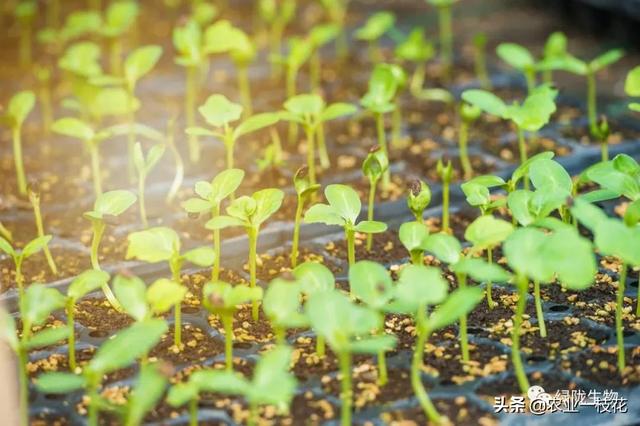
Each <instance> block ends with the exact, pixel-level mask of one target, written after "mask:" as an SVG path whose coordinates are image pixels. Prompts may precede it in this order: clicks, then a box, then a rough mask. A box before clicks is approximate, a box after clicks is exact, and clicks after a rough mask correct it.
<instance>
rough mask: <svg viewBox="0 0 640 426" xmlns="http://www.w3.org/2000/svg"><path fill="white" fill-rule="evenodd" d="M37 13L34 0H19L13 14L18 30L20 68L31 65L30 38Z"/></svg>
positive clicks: (36, 5)
mask: <svg viewBox="0 0 640 426" xmlns="http://www.w3.org/2000/svg"><path fill="white" fill-rule="evenodd" d="M37 12H38V3H37V2H36V1H34V0H21V1H20V2H19V3H18V4H17V5H16V6H15V10H14V11H13V14H14V15H15V17H16V20H17V21H18V25H19V28H20V44H19V50H18V53H19V64H20V66H21V67H27V66H30V65H31V59H32V58H31V57H32V52H31V50H32V49H31V38H32V33H33V21H34V20H35V17H36V14H37Z"/></svg>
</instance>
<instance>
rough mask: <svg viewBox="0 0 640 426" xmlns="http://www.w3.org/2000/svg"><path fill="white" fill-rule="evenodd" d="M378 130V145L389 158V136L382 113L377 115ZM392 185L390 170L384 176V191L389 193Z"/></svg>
mask: <svg viewBox="0 0 640 426" xmlns="http://www.w3.org/2000/svg"><path fill="white" fill-rule="evenodd" d="M375 117H376V130H377V134H378V145H379V146H380V148H381V149H382V152H383V153H384V155H385V156H386V157H387V158H389V149H388V148H387V135H386V133H385V131H384V115H383V114H381V113H376V114H375ZM390 183H391V173H390V172H389V168H387V170H385V172H384V174H383V175H382V189H383V190H385V191H387V190H388V189H389V184H390Z"/></svg>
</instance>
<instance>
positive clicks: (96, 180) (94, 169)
mask: <svg viewBox="0 0 640 426" xmlns="http://www.w3.org/2000/svg"><path fill="white" fill-rule="evenodd" d="M89 155H90V156H91V175H92V176H93V192H94V193H95V195H96V197H98V196H100V195H102V176H101V175H100V153H99V152H98V145H97V144H96V143H95V142H89Z"/></svg>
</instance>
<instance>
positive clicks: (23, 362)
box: [18, 339, 29, 426]
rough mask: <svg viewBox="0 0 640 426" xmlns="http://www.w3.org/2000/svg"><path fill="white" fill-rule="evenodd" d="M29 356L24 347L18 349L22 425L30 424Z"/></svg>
mask: <svg viewBox="0 0 640 426" xmlns="http://www.w3.org/2000/svg"><path fill="white" fill-rule="evenodd" d="M23 340H24V339H23ZM27 362H29V357H28V355H27V350H26V349H25V348H23V347H20V348H19V349H18V364H19V365H18V368H19V370H20V371H19V372H18V377H19V386H20V426H28V425H29V376H28V373H27Z"/></svg>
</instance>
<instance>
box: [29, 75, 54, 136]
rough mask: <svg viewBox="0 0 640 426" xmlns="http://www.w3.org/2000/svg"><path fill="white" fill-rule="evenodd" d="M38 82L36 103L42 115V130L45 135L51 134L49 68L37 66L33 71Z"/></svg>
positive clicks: (51, 111)
mask: <svg viewBox="0 0 640 426" xmlns="http://www.w3.org/2000/svg"><path fill="white" fill-rule="evenodd" d="M33 73H34V75H35V77H36V80H37V81H38V101H39V103H40V112H41V115H42V130H43V132H44V134H45V135H47V136H48V135H49V133H50V132H51V126H52V124H53V105H52V101H51V68H49V67H47V66H46V65H39V66H37V67H36V68H35V69H34V71H33Z"/></svg>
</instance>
